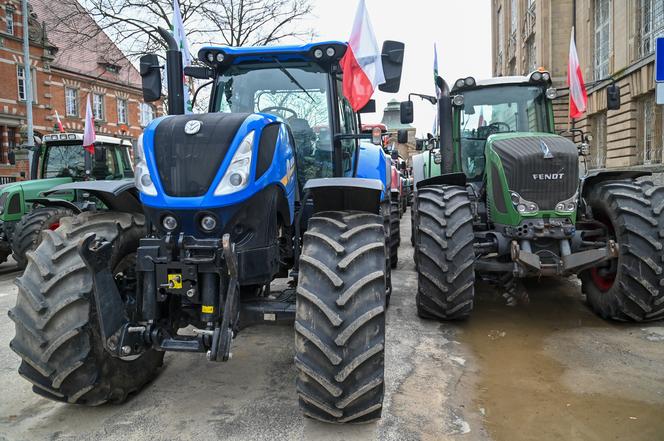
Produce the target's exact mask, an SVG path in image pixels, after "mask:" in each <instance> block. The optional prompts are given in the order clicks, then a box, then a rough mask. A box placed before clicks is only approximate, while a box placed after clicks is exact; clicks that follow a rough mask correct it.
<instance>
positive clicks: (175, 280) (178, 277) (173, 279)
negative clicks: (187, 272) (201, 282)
mask: <svg viewBox="0 0 664 441" xmlns="http://www.w3.org/2000/svg"><path fill="white" fill-rule="evenodd" d="M168 284H169V285H170V287H171V289H182V274H169V275H168Z"/></svg>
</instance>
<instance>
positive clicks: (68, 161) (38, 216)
mask: <svg viewBox="0 0 664 441" xmlns="http://www.w3.org/2000/svg"><path fill="white" fill-rule="evenodd" d="M131 148H132V146H131V143H130V142H129V141H127V140H122V139H118V138H112V137H108V136H98V137H97V143H96V144H95V153H94V154H90V153H88V152H86V151H85V149H84V148H83V135H82V134H79V133H57V134H52V135H46V136H44V138H43V139H42V143H41V145H40V146H39V147H38V149H37V151H36V152H35V156H34V157H35V160H34V161H33V162H32V170H31V180H29V181H22V182H15V183H11V184H6V185H2V186H0V262H4V261H6V260H7V258H8V257H9V256H10V255H12V254H13V257H14V259H15V260H16V262H17V263H18V265H19V267H21V268H22V267H25V265H26V263H27V262H26V252H28V251H31V250H34V249H35V248H36V247H37V245H38V244H39V241H40V236H41V232H42V231H43V230H46V229H51V230H54V229H56V228H57V227H58V226H59V225H60V219H62V218H63V217H66V216H71V215H72V214H76V213H80V212H81V211H86V210H90V209H96V208H103V207H99V201H95V200H92V199H90V198H89V197H88V195H87V194H86V193H84V192H78V191H74V190H67V191H63V192H55V193H49V192H50V191H51V190H52V189H54V188H55V187H57V186H58V185H61V184H67V183H70V182H74V181H84V180H90V179H94V180H109V179H113V180H115V179H124V178H131V177H133V175H134V173H133V168H132V162H131V159H130V155H129V151H130V149H131ZM45 194H48V196H45Z"/></svg>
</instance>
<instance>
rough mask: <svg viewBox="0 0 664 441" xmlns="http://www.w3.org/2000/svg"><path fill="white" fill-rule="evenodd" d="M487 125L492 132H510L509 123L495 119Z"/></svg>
mask: <svg viewBox="0 0 664 441" xmlns="http://www.w3.org/2000/svg"><path fill="white" fill-rule="evenodd" d="M489 127H490V128H492V129H493V130H492V132H493V133H498V132H511V131H512V128H511V127H510V125H509V124H507V123H504V122H500V121H496V122H494V123H491V124H489ZM501 127H507V130H501Z"/></svg>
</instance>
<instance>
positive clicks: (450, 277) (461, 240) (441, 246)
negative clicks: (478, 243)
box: [413, 185, 475, 320]
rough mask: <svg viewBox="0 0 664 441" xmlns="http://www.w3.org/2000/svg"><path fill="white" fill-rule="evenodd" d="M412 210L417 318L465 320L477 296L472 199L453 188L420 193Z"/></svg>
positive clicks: (448, 187) (461, 189) (429, 189)
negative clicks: (416, 282)
mask: <svg viewBox="0 0 664 441" xmlns="http://www.w3.org/2000/svg"><path fill="white" fill-rule="evenodd" d="M413 208H414V211H416V213H414V214H413V216H414V229H415V231H414V233H413V240H414V241H415V256H416V259H417V260H416V268H417V275H418V277H417V281H418V284H417V285H418V286H417V296H416V304H417V311H418V314H419V315H420V317H422V318H432V319H439V320H460V319H465V318H467V317H468V316H469V315H470V313H471V311H472V309H473V305H474V296H475V289H474V283H475V271H474V263H475V253H474V250H473V241H474V239H473V215H472V211H471V207H470V200H469V197H468V193H467V191H466V189H465V188H464V187H459V186H452V185H450V186H431V187H424V188H420V189H418V191H417V194H416V198H415V202H414V205H413Z"/></svg>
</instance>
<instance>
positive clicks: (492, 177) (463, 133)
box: [401, 71, 664, 321]
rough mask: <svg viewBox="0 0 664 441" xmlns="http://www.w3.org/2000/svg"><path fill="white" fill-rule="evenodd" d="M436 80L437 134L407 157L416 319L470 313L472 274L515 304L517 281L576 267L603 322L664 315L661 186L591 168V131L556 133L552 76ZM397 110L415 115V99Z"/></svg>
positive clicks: (520, 291)
mask: <svg viewBox="0 0 664 441" xmlns="http://www.w3.org/2000/svg"><path fill="white" fill-rule="evenodd" d="M437 82H438V86H439V87H440V89H441V94H440V99H439V100H438V102H437V106H438V112H439V115H440V118H439V120H440V133H441V136H440V139H439V140H438V142H437V143H434V144H433V146H432V148H431V149H430V150H428V151H426V152H424V153H422V154H420V155H418V156H417V157H416V158H415V159H414V161H413V164H414V165H413V168H414V170H413V173H414V176H415V181H416V195H415V199H414V204H413V226H414V237H413V241H414V245H415V259H416V264H417V269H418V291H417V309H418V313H419V315H420V316H421V317H424V318H435V319H441V320H453V319H463V318H466V317H468V316H469V315H470V313H471V311H472V309H473V302H474V296H475V281H476V280H478V279H480V280H483V281H487V282H489V283H493V284H495V285H497V286H498V287H499V288H500V289H502V291H503V296H504V297H505V298H506V299H507V301H508V303H516V302H518V300H519V299H521V298H524V299H527V293H526V292H525V289H524V287H523V285H522V284H521V283H520V281H521V279H523V278H526V277H538V278H539V277H543V276H559V277H561V276H570V275H576V276H577V277H579V278H580V280H581V284H582V290H583V292H584V293H585V295H586V299H587V302H588V304H589V305H590V307H591V308H592V309H593V310H594V311H595V312H596V313H597V314H598V315H599V316H601V317H603V318H605V319H614V320H621V321H649V320H657V319H661V318H664V288H663V285H664V284H663V283H662V282H661V281H660V279H661V277H662V266H663V262H664V250H663V247H662V242H661V237H662V231H664V218H663V217H662V216H660V214H661V212H662V210H663V209H664V187H660V186H656V185H654V184H653V183H652V182H650V181H649V180H647V179H639V178H642V177H644V176H647V175H649V173H648V172H640V171H629V170H594V171H590V172H589V171H588V170H587V168H586V167H585V166H584V165H585V161H580V160H579V159H580V157H581V158H582V159H583V156H585V155H586V154H588V150H589V147H588V142H589V141H590V139H589V137H586V136H583V135H582V137H581V139H582V142H581V143H579V144H578V145H577V144H575V143H574V142H572V141H571V140H570V139H568V138H566V137H563V136H559V135H557V134H555V131H554V119H553V105H552V101H553V99H555V98H556V95H557V92H556V90H555V89H554V88H552V86H551V77H550V74H549V73H548V72H542V71H536V72H533V73H532V74H531V75H529V76H524V77H504V78H493V79H489V80H485V81H475V79H474V78H472V77H469V78H464V79H460V80H458V81H456V82H455V83H454V87H453V88H452V90H451V91H450V89H449V87H448V86H447V84H446V83H445V81H443V80H442V79H441V78H438V79H437ZM401 117H402V120H403V122H404V123H410V122H412V120H413V104H412V102H411V101H407V102H404V103H402V105H401Z"/></svg>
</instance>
